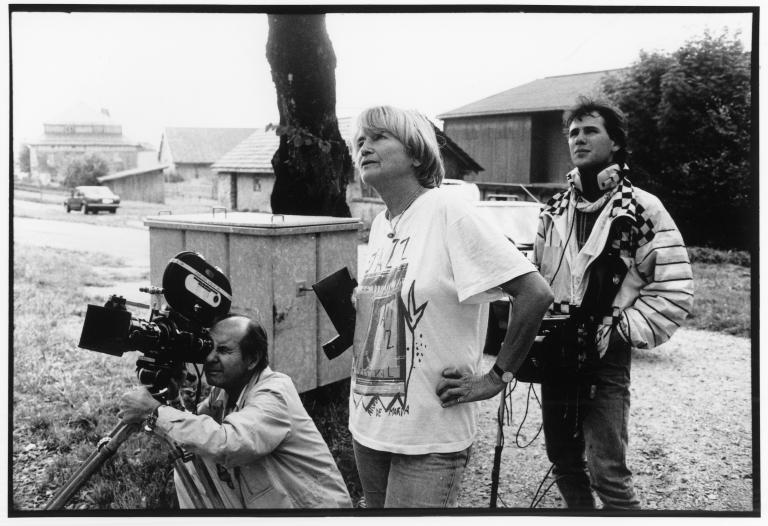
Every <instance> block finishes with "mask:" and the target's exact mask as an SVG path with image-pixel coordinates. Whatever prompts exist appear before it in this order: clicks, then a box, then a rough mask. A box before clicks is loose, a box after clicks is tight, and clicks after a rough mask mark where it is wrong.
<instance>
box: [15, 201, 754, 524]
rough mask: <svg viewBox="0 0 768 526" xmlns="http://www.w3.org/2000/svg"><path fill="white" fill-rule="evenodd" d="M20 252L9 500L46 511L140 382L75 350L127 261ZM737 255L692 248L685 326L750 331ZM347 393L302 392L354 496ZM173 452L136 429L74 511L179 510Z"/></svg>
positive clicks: (121, 367) (105, 359)
mask: <svg viewBox="0 0 768 526" xmlns="http://www.w3.org/2000/svg"><path fill="white" fill-rule="evenodd" d="M62 213H63V212H62ZM14 256H15V259H14V261H13V264H14V283H13V298H14V312H13V330H14V333H13V338H14V340H13V371H12V378H13V441H12V444H13V451H12V455H13V458H12V461H13V464H12V478H13V488H12V489H13V494H12V503H10V505H11V508H12V509H14V510H39V509H41V508H42V507H43V506H44V505H45V503H46V502H47V501H48V500H49V499H50V497H51V495H52V494H53V492H54V491H56V490H57V489H58V488H59V487H60V486H61V485H62V484H64V483H65V482H66V481H67V480H68V478H69V477H70V475H71V474H72V473H73V472H74V470H76V469H77V468H78V467H79V466H80V464H81V463H82V461H83V460H84V459H85V458H86V457H87V455H88V454H90V453H91V452H92V451H93V450H94V449H95V447H96V444H97V442H98V441H99V439H100V438H102V437H103V436H105V435H107V434H108V433H109V431H110V430H111V429H112V428H113V426H114V425H115V424H116V423H117V416H116V414H117V411H118V405H117V400H119V398H120V396H121V395H122V393H124V392H125V391H126V390H128V389H130V388H132V387H134V386H135V385H137V381H136V378H135V374H134V370H133V369H134V360H135V358H136V357H137V356H138V355H137V354H136V353H131V354H130V355H126V356H123V357H122V358H117V357H113V356H108V355H103V354H99V353H93V352H89V351H86V350H83V349H80V348H78V347H77V341H78V338H79V334H80V329H81V327H82V323H83V316H84V314H85V310H86V305H87V304H88V302H89V301H92V300H91V299H90V298H89V297H88V296H87V295H86V292H85V290H86V289H85V284H90V285H96V286H107V287H108V286H110V285H112V283H110V279H111V278H102V277H99V275H94V273H93V268H94V267H96V266H99V267H115V268H118V267H119V266H120V265H121V262H120V261H119V260H117V259H115V258H113V257H109V256H105V255H98V254H93V253H88V254H84V253H78V252H67V251H51V250H46V249H41V248H35V247H30V246H24V245H17V246H16V247H15V254H14ZM734 257H736V258H737V260H738V261H742V262H743V261H744V257H743V255H738V256H733V254H731V255H727V254H716V253H714V252H711V251H702V252H701V253H700V254H698V255H697V256H696V257H693V259H694V264H693V272H694V279H695V287H696V298H695V305H694V311H693V316H692V317H691V319H690V320H689V321H688V322H687V324H686V326H687V327H690V328H697V329H704V330H712V331H718V332H725V333H728V334H733V335H737V336H743V337H749V330H750V326H751V318H750V310H749V309H750V269H749V267H746V266H741V265H737V264H734V263H728V262H724V261H726V260H728V261H733V260H734ZM718 258H719V259H718ZM729 258H730V259H729ZM702 259H705V260H706V261H702ZM712 261H721V262H719V263H715V262H712ZM348 394H349V383H348V381H344V382H336V383H335V384H332V385H330V386H326V387H323V388H320V389H317V390H315V391H312V392H310V393H304V394H302V401H303V403H304V405H305V407H306V408H307V410H308V412H309V413H310V415H311V416H312V418H313V419H314V421H315V423H316V425H317V427H318V429H319V430H320V432H321V434H322V435H323V437H324V439H325V440H326V442H327V443H328V445H329V449H330V450H331V452H332V454H333V455H334V458H335V459H336V462H337V464H338V466H339V468H340V470H341V472H342V476H343V477H344V480H345V482H346V483H347V486H348V488H349V491H350V494H351V496H352V498H353V501H354V502H357V501H358V499H359V498H360V495H361V491H360V483H359V479H358V477H357V472H356V468H355V463H354V455H353V454H352V449H351V438H350V436H349V431H348V429H347V416H348V414H347V402H348V398H347V397H348ZM168 453H169V450H168V448H167V446H166V445H165V443H164V442H161V441H160V440H159V439H157V438H155V437H153V436H152V435H146V434H143V433H141V434H137V435H134V436H133V437H131V438H130V439H129V440H128V441H127V442H126V443H125V444H123V446H122V447H121V448H120V449H119V450H118V452H117V454H116V455H115V457H114V458H113V459H111V460H109V461H107V462H106V463H105V464H104V466H103V467H102V468H101V469H100V470H99V471H98V472H97V473H95V474H94V475H93V476H92V477H91V478H90V479H89V480H88V482H87V483H86V484H85V485H84V486H83V488H82V489H81V490H80V491H79V492H78V493H77V494H76V495H75V496H74V497H73V498H72V499H71V502H70V503H69V505H68V509H100V510H108V509H158V510H159V509H174V508H175V507H176V500H175V493H174V490H173V483H172V477H171V476H170V470H169V467H170V461H169V458H168Z"/></svg>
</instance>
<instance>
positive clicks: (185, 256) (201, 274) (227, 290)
mask: <svg viewBox="0 0 768 526" xmlns="http://www.w3.org/2000/svg"><path fill="white" fill-rule="evenodd" d="M163 293H164V295H165V300H166V301H167V302H168V305H169V306H170V307H171V308H172V309H174V310H175V311H177V312H178V313H180V314H181V315H183V316H184V317H185V318H187V319H189V320H192V321H194V322H197V323H199V324H201V325H202V326H203V327H210V326H211V325H213V322H214V320H215V319H216V318H218V317H219V316H223V315H225V314H227V313H228V312H229V308H230V307H231V306H232V287H231V285H230V283H229V279H228V278H227V276H225V275H224V273H223V272H222V271H221V269H219V268H218V267H215V266H213V265H211V264H210V263H208V262H207V261H206V260H205V258H203V256H201V255H200V254H198V253H197V252H192V251H184V252H179V253H178V254H176V256H174V257H173V258H171V260H170V261H169V262H168V265H167V266H166V267H165V271H164V272H163Z"/></svg>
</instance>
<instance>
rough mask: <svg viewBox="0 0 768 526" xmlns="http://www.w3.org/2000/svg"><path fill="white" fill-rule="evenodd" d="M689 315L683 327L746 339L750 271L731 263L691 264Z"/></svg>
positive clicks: (747, 331)
mask: <svg viewBox="0 0 768 526" xmlns="http://www.w3.org/2000/svg"><path fill="white" fill-rule="evenodd" d="M693 286H694V298H693V312H692V313H691V316H690V317H689V318H688V320H686V322H685V326H686V327H689V328H692V329H702V330H707V331H714V332H723V333H726V334H732V335H734V336H742V337H744V338H749V337H750V329H751V326H752V324H751V321H752V316H751V312H750V306H751V287H750V269H749V267H743V266H741V265H734V264H731V263H699V262H694V263H693Z"/></svg>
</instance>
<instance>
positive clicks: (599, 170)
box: [534, 98, 693, 510]
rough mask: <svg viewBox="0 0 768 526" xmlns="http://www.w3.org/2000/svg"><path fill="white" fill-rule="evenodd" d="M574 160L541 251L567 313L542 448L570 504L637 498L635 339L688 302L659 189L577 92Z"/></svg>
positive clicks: (678, 242)
mask: <svg viewBox="0 0 768 526" xmlns="http://www.w3.org/2000/svg"><path fill="white" fill-rule="evenodd" d="M564 124H565V126H566V127H567V129H568V131H567V136H568V147H569V150H570V155H571V161H572V162H573V164H574V169H573V170H572V171H571V172H569V173H568V174H567V180H568V189H567V190H565V191H564V192H562V193H559V194H557V195H555V196H554V197H553V198H552V199H551V200H550V201H549V202H548V203H547V205H546V206H545V208H544V209H543V211H542V213H541V216H540V221H539V229H538V234H537V238H536V242H535V246H534V261H535V263H536V265H537V266H538V267H539V270H540V272H541V274H542V275H543V276H544V278H545V279H546V280H547V282H548V283H549V284H550V286H551V287H552V291H553V292H554V295H555V300H554V303H553V304H552V307H551V308H550V312H551V313H552V314H567V315H569V316H570V321H569V324H568V328H567V329H566V330H565V331H564V334H563V337H562V340H561V342H560V344H559V345H560V348H561V349H562V351H563V352H562V353H558V354H559V356H561V357H563V358H562V359H561V361H560V362H559V363H557V364H554V365H553V366H551V367H550V368H549V370H548V372H547V376H546V377H545V379H544V381H543V382H542V414H543V420H544V436H545V441H546V447H547V455H548V456H549V459H550V460H551V461H552V463H553V464H554V468H553V473H554V475H555V477H556V481H557V485H558V488H559V489H560V493H561V494H562V495H563V497H564V499H565V502H566V505H567V506H568V507H569V508H575V509H582V510H584V509H594V508H595V501H594V498H593V495H592V490H594V491H595V493H596V494H597V496H598V497H599V498H600V500H601V501H602V504H603V508H604V509H611V508H612V509H630V510H631V509H638V508H639V501H638V499H637V496H636V495H635V491H634V487H633V483H632V473H631V471H630V470H629V468H628V467H627V464H626V451H627V444H628V433H627V425H628V416H629V402H630V401H629V387H630V363H631V350H632V348H640V349H650V348H653V347H656V346H658V345H661V344H662V343H664V342H665V341H667V339H669V337H670V336H671V335H672V333H673V332H674V331H675V330H676V329H677V328H678V327H679V326H680V324H681V323H682V322H683V320H684V319H685V318H686V317H687V315H688V314H689V313H690V311H691V307H692V302H693V279H692V274H691V266H690V263H689V259H688V253H687V251H686V248H685V245H684V244H683V239H682V237H681V235H680V233H679V231H678V230H677V227H676V226H675V223H674V221H673V220H672V218H671V217H670V215H669V213H668V212H667V211H666V210H665V208H664V206H663V205H662V204H661V202H660V201H659V199H658V198H656V197H655V196H653V195H651V194H649V193H648V192H645V191H643V190H641V189H639V188H637V187H634V186H633V185H632V183H631V182H630V180H629V175H630V170H629V167H628V166H627V164H625V163H626V160H627V151H626V146H627V143H626V141H627V139H626V138H627V131H626V130H627V127H626V120H625V118H624V116H623V114H622V113H621V112H620V111H619V110H618V109H616V108H614V107H612V106H611V105H610V104H607V103H602V102H596V101H592V100H589V99H585V98H580V99H579V101H578V104H577V105H576V106H575V107H574V108H573V109H572V110H571V111H570V112H568V113H567V115H566V118H565V119H564Z"/></svg>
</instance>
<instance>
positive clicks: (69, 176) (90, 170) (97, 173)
mask: <svg viewBox="0 0 768 526" xmlns="http://www.w3.org/2000/svg"><path fill="white" fill-rule="evenodd" d="M108 173H109V165H108V164H107V161H106V160H105V159H104V158H103V157H101V156H100V155H98V154H95V153H92V154H86V155H83V156H81V157H75V158H73V159H71V160H70V161H69V162H68V163H67V164H66V166H65V167H64V185H65V186H68V187H70V188H74V187H75V186H83V185H88V186H96V185H98V184H99V181H98V180H97V178H99V177H101V176H103V175H107V174H108Z"/></svg>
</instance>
